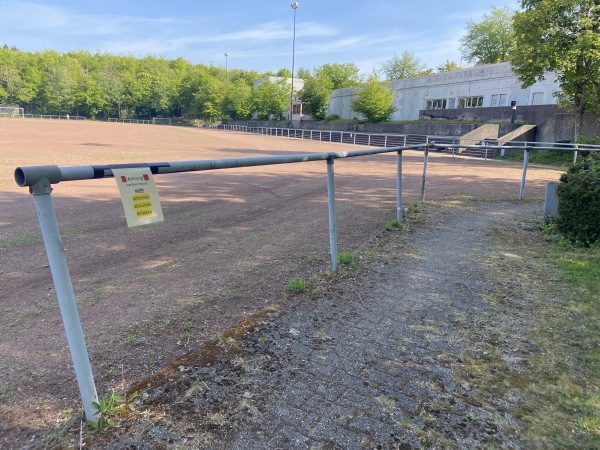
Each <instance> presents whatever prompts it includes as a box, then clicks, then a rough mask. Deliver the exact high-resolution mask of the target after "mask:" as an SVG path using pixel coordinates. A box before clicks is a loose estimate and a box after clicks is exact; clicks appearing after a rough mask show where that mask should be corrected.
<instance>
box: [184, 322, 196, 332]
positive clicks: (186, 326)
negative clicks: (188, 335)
mask: <svg viewBox="0 0 600 450" xmlns="http://www.w3.org/2000/svg"><path fill="white" fill-rule="evenodd" d="M181 328H183V331H190V330H191V329H192V328H194V326H193V325H192V322H183V324H182V325H181Z"/></svg>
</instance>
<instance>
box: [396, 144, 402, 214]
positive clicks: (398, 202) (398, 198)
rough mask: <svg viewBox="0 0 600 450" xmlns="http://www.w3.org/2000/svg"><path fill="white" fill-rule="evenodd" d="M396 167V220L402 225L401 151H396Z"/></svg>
mask: <svg viewBox="0 0 600 450" xmlns="http://www.w3.org/2000/svg"><path fill="white" fill-rule="evenodd" d="M396 160H397V166H398V176H397V180H396V187H397V189H396V191H397V192H396V219H397V220H398V223H402V150H398V156H397V157H396Z"/></svg>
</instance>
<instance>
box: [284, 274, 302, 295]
mask: <svg viewBox="0 0 600 450" xmlns="http://www.w3.org/2000/svg"><path fill="white" fill-rule="evenodd" d="M286 290H287V291H288V292H295V293H300V292H304V291H305V290H306V283H305V282H304V280H303V279H302V278H300V277H295V278H292V279H291V280H289V281H288V284H287V287H286Z"/></svg>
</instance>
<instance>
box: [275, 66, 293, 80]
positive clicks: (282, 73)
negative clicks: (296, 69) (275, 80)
mask: <svg viewBox="0 0 600 450" xmlns="http://www.w3.org/2000/svg"><path fill="white" fill-rule="evenodd" d="M275 76H276V77H281V78H292V71H291V70H290V69H287V68H285V67H283V68H281V69H279V70H278V71H277V73H276V74H275Z"/></svg>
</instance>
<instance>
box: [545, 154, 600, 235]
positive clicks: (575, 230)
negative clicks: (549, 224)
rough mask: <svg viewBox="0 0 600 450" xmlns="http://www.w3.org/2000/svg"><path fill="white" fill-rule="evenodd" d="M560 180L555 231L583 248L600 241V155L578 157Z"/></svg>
mask: <svg viewBox="0 0 600 450" xmlns="http://www.w3.org/2000/svg"><path fill="white" fill-rule="evenodd" d="M560 181H561V183H560V184H559V185H558V191H557V192H558V198H559V202H558V217H557V220H556V225H557V227H558V229H559V230H560V231H561V232H562V233H563V234H564V235H565V236H566V237H568V238H569V239H571V240H572V241H574V242H579V243H582V244H584V245H589V244H592V243H594V242H597V241H600V153H598V152H594V153H592V154H591V155H589V156H587V157H585V158H581V159H580V160H579V161H578V162H577V164H575V165H574V166H572V167H571V168H570V169H569V170H568V171H567V172H566V173H564V174H563V175H562V176H561V177H560Z"/></svg>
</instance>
